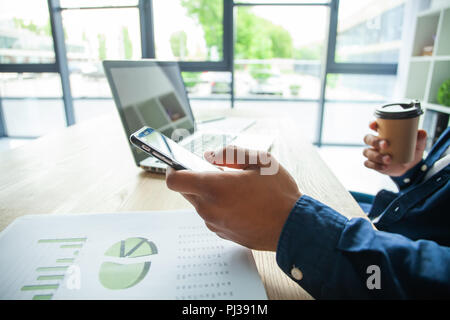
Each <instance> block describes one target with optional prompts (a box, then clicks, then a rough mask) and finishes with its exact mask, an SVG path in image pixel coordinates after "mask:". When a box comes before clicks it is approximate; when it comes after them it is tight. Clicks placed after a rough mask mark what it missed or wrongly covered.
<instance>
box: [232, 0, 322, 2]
mask: <svg viewBox="0 0 450 320" xmlns="http://www.w3.org/2000/svg"><path fill="white" fill-rule="evenodd" d="M234 2H235V3H277V2H282V3H329V2H330V0H278V1H277V0H242V1H239V0H234Z"/></svg>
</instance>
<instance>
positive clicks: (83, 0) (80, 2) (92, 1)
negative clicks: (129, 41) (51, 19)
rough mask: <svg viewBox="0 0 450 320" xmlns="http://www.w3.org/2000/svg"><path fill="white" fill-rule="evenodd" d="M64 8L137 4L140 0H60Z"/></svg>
mask: <svg viewBox="0 0 450 320" xmlns="http://www.w3.org/2000/svg"><path fill="white" fill-rule="evenodd" d="M59 3H60V5H61V7H62V8H90V7H103V6H106V7H115V6H137V4H138V0H59Z"/></svg>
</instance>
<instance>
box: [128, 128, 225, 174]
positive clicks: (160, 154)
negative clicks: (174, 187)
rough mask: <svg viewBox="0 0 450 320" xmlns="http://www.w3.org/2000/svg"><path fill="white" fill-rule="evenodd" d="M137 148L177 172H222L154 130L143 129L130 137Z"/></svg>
mask: <svg viewBox="0 0 450 320" xmlns="http://www.w3.org/2000/svg"><path fill="white" fill-rule="evenodd" d="M130 141H131V143H132V144H133V145H135V146H136V147H137V148H139V149H141V150H143V151H144V152H146V153H148V154H149V155H151V156H153V157H156V158H158V159H159V160H161V161H162V162H164V163H166V164H168V165H169V166H171V167H172V168H174V169H175V170H193V171H220V169H218V168H217V167H215V166H214V165H212V164H211V163H209V162H208V161H206V160H204V159H202V158H201V157H199V156H197V155H196V154H194V153H192V152H190V151H188V150H186V149H185V148H183V147H182V146H180V145H179V144H178V143H176V142H175V141H173V140H172V139H169V138H167V137H166V136H165V135H163V134H162V133H159V132H158V131H156V130H155V129H153V128H150V127H143V128H141V129H140V130H138V131H137V132H135V133H133V134H132V135H131V136H130Z"/></svg>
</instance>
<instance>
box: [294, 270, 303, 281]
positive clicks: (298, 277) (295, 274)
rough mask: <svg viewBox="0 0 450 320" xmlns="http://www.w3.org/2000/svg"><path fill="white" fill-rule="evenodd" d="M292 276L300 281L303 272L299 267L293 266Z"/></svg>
mask: <svg viewBox="0 0 450 320" xmlns="http://www.w3.org/2000/svg"><path fill="white" fill-rule="evenodd" d="M291 276H292V277H293V278H294V279H295V280H297V281H300V280H302V279H303V273H302V272H301V271H300V269H299V268H297V267H293V268H292V269H291Z"/></svg>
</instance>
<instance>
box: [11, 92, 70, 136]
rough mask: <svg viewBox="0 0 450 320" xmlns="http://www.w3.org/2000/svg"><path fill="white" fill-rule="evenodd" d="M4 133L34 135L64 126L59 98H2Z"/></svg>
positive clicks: (62, 110)
mask: <svg viewBox="0 0 450 320" xmlns="http://www.w3.org/2000/svg"><path fill="white" fill-rule="evenodd" d="M2 106H3V116H4V117H5V123H6V133H7V135H9V136H14V137H21V136H22V137H35V136H41V135H44V134H47V133H49V132H52V131H54V130H57V129H60V128H64V127H65V126H66V122H65V115H64V104H63V101H62V100H61V99H39V100H37V99H33V98H29V99H17V100H16V99H14V100H10V99H8V98H6V99H2Z"/></svg>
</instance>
